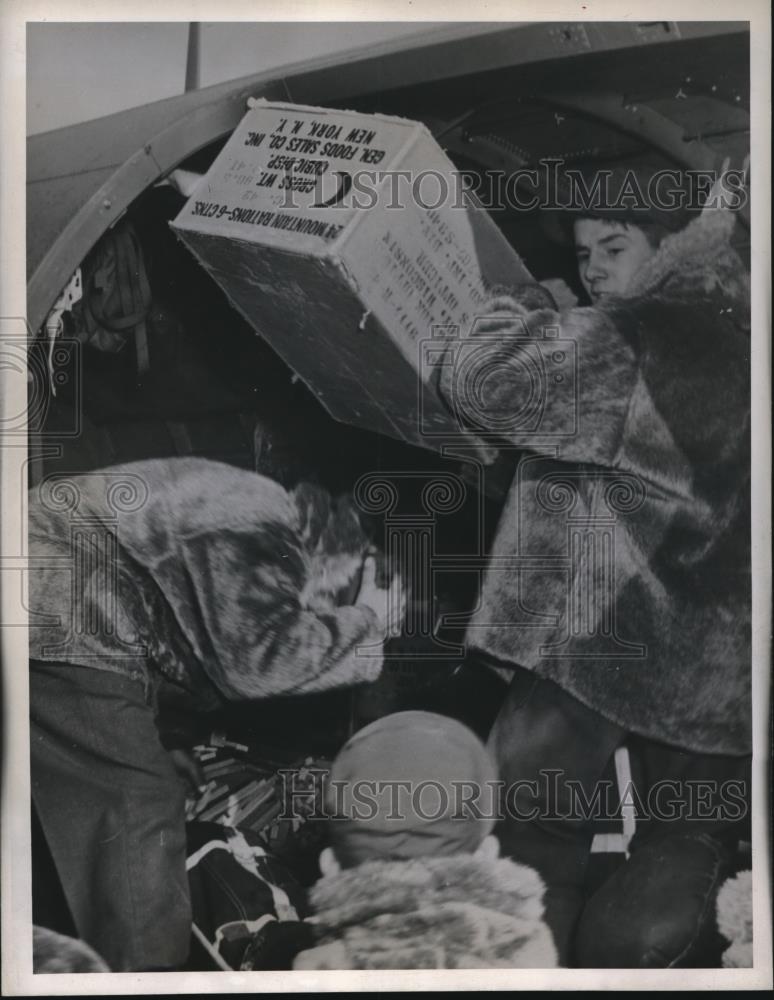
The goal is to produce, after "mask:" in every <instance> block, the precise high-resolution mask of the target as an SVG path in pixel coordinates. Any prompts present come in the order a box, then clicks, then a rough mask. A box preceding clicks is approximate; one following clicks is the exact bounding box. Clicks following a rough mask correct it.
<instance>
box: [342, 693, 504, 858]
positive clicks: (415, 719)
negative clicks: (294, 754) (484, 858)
mask: <svg viewBox="0 0 774 1000" xmlns="http://www.w3.org/2000/svg"><path fill="white" fill-rule="evenodd" d="M496 781H497V772H496V769H495V766H494V763H493V762H492V759H491V757H490V756H489V754H488V752H487V750H486V748H485V747H484V745H483V743H481V741H480V740H479V739H478V737H477V736H476V735H475V734H474V733H473V732H472V731H471V730H470V729H468V728H467V726H464V725H463V724H462V723H461V722H458V721H456V720H455V719H450V718H447V717H446V716H442V715H436V714H434V713H432V712H418V711H412V712H397V713H395V714H393V715H388V716H385V717H384V718H382V719H378V720H377V721H376V722H372V723H371V724H370V725H368V726H366V727H365V728H363V729H361V730H360V731H359V732H357V733H355V735H354V736H353V737H352V738H351V739H350V740H349V741H348V742H347V743H346V744H345V746H344V747H343V748H342V750H341V752H340V753H339V755H338V756H337V757H336V759H335V761H334V762H333V765H332V767H331V772H330V776H329V781H328V784H327V786H326V796H325V801H326V811H327V814H328V815H329V817H330V818H331V822H330V833H331V843H332V846H333V849H334V852H335V854H336V858H337V860H338V862H339V864H341V865H342V866H343V867H345V868H346V867H352V866H354V865H358V864H361V863H362V862H363V861H368V860H375V859H385V860H386V859H407V858H417V857H425V856H441V855H450V854H459V853H473V852H474V851H475V850H476V848H477V847H478V846H479V844H480V843H481V841H482V840H483V839H484V837H486V835H487V834H488V833H490V832H491V830H492V828H493V826H494V822H495V816H496V807H497V787H496Z"/></svg>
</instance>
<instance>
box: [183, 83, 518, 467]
mask: <svg viewBox="0 0 774 1000" xmlns="http://www.w3.org/2000/svg"><path fill="white" fill-rule="evenodd" d="M459 183H460V178H459V175H458V174H456V172H455V168H454V166H453V164H452V163H451V161H450V160H449V159H448V158H447V157H446V156H445V154H444V153H443V151H442V150H441V148H440V147H439V145H438V144H437V143H436V141H435V140H434V139H433V137H432V136H431V134H430V133H429V132H428V130H427V129H426V128H425V127H424V126H423V125H421V124H418V123H416V122H411V121H406V120H404V119H399V118H392V117H386V116H382V115H364V114H359V113H356V112H351V111H338V110H331V109H325V108H311V107H301V106H296V105H291V104H275V103H266V102H263V101H258V102H255V104H254V106H253V108H252V109H251V110H250V111H249V112H248V113H247V114H246V115H245V117H244V119H243V120H242V122H241V123H240V125H239V126H238V127H237V128H236V130H235V131H234V133H233V135H232V136H231V138H230V139H229V140H228V142H227V143H226V145H225V147H224V149H223V150H222V152H221V153H220V155H219V156H218V157H217V159H216V160H215V162H214V163H213V164H212V166H211V168H210V170H209V172H208V173H207V175H206V177H205V178H204V179H203V180H202V182H201V183H200V184H199V185H198V186H197V188H196V190H195V192H194V194H193V196H192V197H191V198H190V199H189V201H188V202H187V203H186V205H185V206H184V208H183V209H182V211H181V212H180V214H179V215H178V217H177V219H176V220H175V221H174V222H173V223H172V227H173V229H174V230H175V232H176V233H177V234H178V236H179V238H180V239H181V240H182V241H183V243H184V244H185V245H186V246H187V247H188V248H189V249H190V250H191V251H192V252H193V253H194V254H195V256H196V257H197V258H198V259H199V261H200V262H201V263H202V265H203V266H204V267H205V269H206V270H207V271H208V272H209V273H210V274H211V275H212V276H213V278H214V279H215V281H216V282H217V283H218V284H219V285H220V286H221V287H222V288H223V289H224V290H225V292H226V293H227V295H228V296H229V298H230V300H231V302H232V303H233V304H234V305H235V306H236V308H237V309H239V311H240V312H241V313H242V314H243V315H244V316H245V317H246V318H247V320H248V321H249V322H250V323H251V324H252V325H253V326H254V328H255V329H256V331H257V332H258V333H259V334H260V335H261V336H262V337H264V338H265V339H266V340H267V341H268V342H269V343H270V344H271V345H272V347H273V348H274V349H275V350H276V351H277V352H278V353H279V354H280V355H281V357H282V358H283V359H284V360H285V361H286V362H287V364H288V365H290V367H291V368H293V369H294V371H295V372H297V374H298V375H299V376H300V377H301V378H302V379H303V380H304V382H305V383H306V384H307V385H308V386H309V388H310V389H311V390H312V391H313V392H314V393H315V394H316V395H317V397H318V398H319V399H320V401H321V402H322V404H323V405H324V406H325V407H326V409H327V410H328V411H329V412H330V413H331V415H332V416H333V417H335V418H336V419H338V420H341V421H344V422H346V423H350V424H354V425H356V426H359V427H364V428H367V429H369V430H373V431H377V432H380V433H383V434H388V435H391V436H393V437H397V438H400V439H402V440H405V441H408V442H410V443H412V444H416V445H421V446H423V447H428V448H432V449H436V450H440V448H441V447H442V445H443V444H444V443H448V442H449V441H450V440H458V441H459V440H461V428H460V426H459V424H458V422H457V421H456V420H455V418H454V416H453V415H452V414H451V413H450V412H449V410H448V409H447V408H446V407H445V406H444V405H443V403H442V402H441V401H440V400H439V399H438V397H437V394H436V392H435V389H434V379H433V374H434V368H435V366H436V364H437V362H438V360H439V358H440V356H441V354H442V350H439V343H440V344H441V346H443V342H444V339H445V338H447V337H449V336H454V334H455V329H456V328H459V330H460V331H461V332H462V334H463V335H464V333H465V332H466V331H467V330H468V329H469V327H470V324H471V322H472V319H473V318H474V316H475V315H476V314H477V313H480V311H481V307H482V305H483V303H484V301H485V298H486V293H485V286H487V285H492V284H512V283H514V282H518V281H529V280H531V279H530V276H529V273H528V272H527V270H526V268H525V267H524V264H523V263H522V261H521V259H520V258H519V256H518V255H517V254H516V252H515V251H514V250H513V249H512V247H511V246H510V244H509V243H508V242H507V240H506V239H505V238H504V237H503V236H502V234H501V233H500V231H499V230H498V228H497V226H496V225H495V224H494V222H493V221H492V219H491V218H490V217H489V216H488V214H487V213H486V212H485V211H484V210H483V209H480V208H474V207H470V206H469V205H468V206H467V207H466V204H465V202H466V201H468V202H469V199H466V198H464V197H463V196H462V195H461V193H460V191H459Z"/></svg>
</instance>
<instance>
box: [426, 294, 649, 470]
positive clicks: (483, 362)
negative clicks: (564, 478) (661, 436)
mask: <svg viewBox="0 0 774 1000" xmlns="http://www.w3.org/2000/svg"><path fill="white" fill-rule="evenodd" d="M451 350H452V351H454V352H456V355H455V357H454V358H449V359H448V360H447V363H446V364H445V366H444V369H443V374H442V376H441V379H440V381H439V389H440V391H441V394H442V395H443V396H444V398H445V400H446V402H447V404H448V405H450V406H451V407H452V408H453V410H454V411H455V412H456V413H457V414H458V415H459V416H460V418H461V419H462V420H465V421H467V422H468V423H469V424H470V425H472V426H473V427H474V428H475V429H478V430H479V431H486V432H489V433H490V434H493V435H495V436H496V437H497V438H498V439H500V440H501V441H504V442H507V443H508V444H510V445H513V446H515V447H517V448H524V449H528V450H530V451H535V452H538V453H540V454H545V455H552V456H553V455H556V456H557V457H559V458H561V459H562V460H564V461H572V462H582V463H589V464H594V465H603V466H610V465H614V464H615V462H616V455H617V453H618V450H619V447H620V443H621V440H622V436H623V432H624V427H625V424H626V419H627V414H628V411H629V407H630V405H631V401H632V396H633V393H634V391H635V387H636V384H637V374H638V373H637V368H638V364H637V355H636V350H635V344H634V342H633V338H632V337H631V336H629V335H628V334H627V333H625V332H624V331H623V330H622V329H621V328H620V325H619V323H618V322H617V321H616V318H615V317H614V315H613V314H611V313H607V312H606V311H604V310H602V309H595V308H575V309H570V310H568V311H566V312H563V313H559V312H556V311H554V310H551V309H537V310H533V311H526V310H524V309H523V308H522V307H521V306H520V305H519V304H518V303H517V302H515V301H514V300H511V299H505V300H502V299H501V300H499V301H498V302H497V303H495V306H494V309H493V311H492V313H491V314H490V315H489V316H488V317H486V318H483V319H482V320H480V321H479V322H478V324H477V325H476V326H475V327H474V329H473V332H472V335H471V338H470V339H468V340H467V341H463V342H462V343H461V344H459V345H455V346H454V347H453V348H452V349H451Z"/></svg>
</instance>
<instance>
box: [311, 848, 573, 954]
mask: <svg viewBox="0 0 774 1000" xmlns="http://www.w3.org/2000/svg"><path fill="white" fill-rule="evenodd" d="M543 892H544V886H543V883H542V881H541V879H540V877H539V876H538V874H537V873H536V872H535V871H533V870H532V869H531V868H527V867H525V866H523V865H517V864H515V863H514V862H512V861H509V860H507V859H504V858H501V859H496V860H491V859H484V858H478V857H475V856H472V855H468V854H458V855H453V856H450V857H440V858H417V859H414V860H411V861H369V862H366V863H364V864H362V865H359V866H358V867H356V868H351V869H348V870H344V871H341V872H338V873H337V874H334V875H327V876H325V877H324V878H322V879H321V880H320V881H319V882H318V883H317V884H316V885H315V886H314V888H313V890H312V893H311V903H312V908H313V910H314V913H315V916H314V917H313V918H312V920H313V922H314V924H315V926H316V933H317V935H318V937H319V940H320V947H319V948H315V949H313V950H311V951H308V952H305V953H303V954H302V955H301V956H299V958H298V959H297V960H296V966H295V967H296V968H304V969H314V968H318V969H319V968H352V969H421V968H429V969H438V968H441V969H454V968H457V969H472V968H517V967H519V968H549V967H553V966H555V965H556V962H557V959H556V950H555V948H554V943H553V938H552V937H551V933H550V931H549V930H548V928H547V926H546V925H545V923H544V922H543Z"/></svg>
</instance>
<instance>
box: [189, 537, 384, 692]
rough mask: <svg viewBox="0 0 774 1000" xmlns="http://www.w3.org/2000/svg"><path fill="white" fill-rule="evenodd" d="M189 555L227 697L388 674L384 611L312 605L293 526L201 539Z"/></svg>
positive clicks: (205, 651) (207, 659)
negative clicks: (306, 599)
mask: <svg viewBox="0 0 774 1000" xmlns="http://www.w3.org/2000/svg"><path fill="white" fill-rule="evenodd" d="M183 558H184V559H185V561H186V563H187V569H188V580H189V581H190V582H191V585H192V590H193V593H194V595H195V601H196V605H197V607H196V608H195V609H193V611H194V613H195V615H196V618H197V619H198V621H199V623H200V625H199V634H200V642H199V645H200V648H201V654H200V655H201V658H202V663H203V666H204V668H205V670H206V672H207V674H208V675H209V677H210V679H211V680H212V681H213V683H214V684H215V685H216V686H217V688H218V689H219V690H220V692H221V693H222V694H223V695H224V697H226V698H229V699H257V698H269V697H275V696H279V695H294V694H308V693H313V692H320V691H325V690H329V689H332V688H337V687H347V686H350V685H354V684H359V683H363V682H366V681H373V680H375V679H376V678H377V677H378V675H379V673H380V671H381V667H382V662H383V645H382V640H383V636H382V634H381V630H380V626H379V623H378V620H377V617H376V614H375V613H374V612H373V611H372V610H371V609H370V608H368V607H366V606H364V605H355V606H347V607H338V608H332V609H331V611H330V612H329V613H323V614H320V613H316V612H314V611H311V610H308V609H306V608H304V607H303V606H302V604H301V599H300V594H301V591H302V589H303V585H304V583H305V582H306V564H305V562H304V559H303V557H302V554H301V549H300V545H299V542H298V539H297V538H296V537H295V535H294V533H293V532H292V531H291V530H290V529H289V528H287V527H286V526H284V525H282V524H276V525H272V526H271V528H270V529H264V530H262V531H252V532H250V533H249V534H247V533H245V532H230V531H221V532H219V533H218V534H217V536H215V535H214V534H213V535H205V536H202V537H200V538H197V539H192V540H190V542H189V544H188V545H186V546H185V548H184V551H183Z"/></svg>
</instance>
